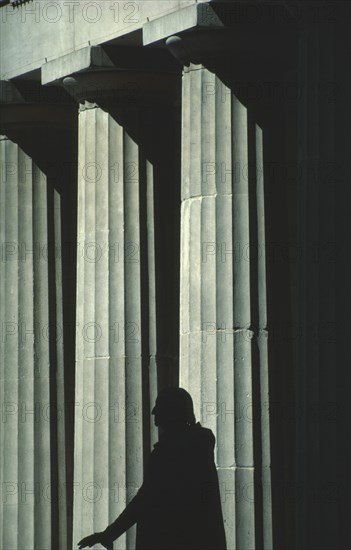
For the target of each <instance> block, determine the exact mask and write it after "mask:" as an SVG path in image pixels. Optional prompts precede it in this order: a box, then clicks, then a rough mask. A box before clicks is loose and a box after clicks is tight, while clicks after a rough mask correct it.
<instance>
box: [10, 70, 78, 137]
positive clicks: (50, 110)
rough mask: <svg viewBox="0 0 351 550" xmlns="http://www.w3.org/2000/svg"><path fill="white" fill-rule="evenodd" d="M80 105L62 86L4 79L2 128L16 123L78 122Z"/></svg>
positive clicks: (51, 124) (55, 124)
mask: <svg viewBox="0 0 351 550" xmlns="http://www.w3.org/2000/svg"><path fill="white" fill-rule="evenodd" d="M76 110H77V109H76V105H75V103H74V102H73V101H72V99H71V98H70V96H69V95H67V93H66V92H65V90H63V89H62V88H57V87H51V88H50V89H46V88H43V87H42V86H41V85H40V84H38V83H37V82H34V81H16V82H15V83H14V82H10V81H7V80H5V81H4V80H2V81H0V132H2V133H4V134H6V133H7V131H8V130H9V129H10V128H11V129H14V128H15V127H21V128H23V129H24V128H25V127H30V126H33V127H34V126H35V127H36V128H39V127H52V128H56V127H57V128H60V127H62V128H66V127H69V126H71V125H72V124H74V115H75V113H76Z"/></svg>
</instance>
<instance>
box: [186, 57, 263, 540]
mask: <svg viewBox="0 0 351 550" xmlns="http://www.w3.org/2000/svg"><path fill="white" fill-rule="evenodd" d="M182 129H183V136H182V139H183V141H182V151H183V153H182V210H181V293H180V334H181V341H180V342H181V343H180V357H181V363H180V377H181V385H182V386H184V387H185V388H187V389H188V390H189V391H190V393H191V394H192V395H193V397H194V404H195V408H196V416H197V418H198V419H199V420H200V421H201V422H202V423H203V424H204V425H205V426H207V427H209V428H211V429H212V430H213V432H214V433H215V435H216V438H217V465H218V474H219V479H220V486H221V493H222V507H223V512H224V516H225V524H226V532H227V544H228V548H238V549H239V548H250V549H254V548H255V547H256V540H257V538H256V537H257V534H256V530H257V525H256V524H257V523H259V524H261V523H262V518H259V517H257V510H258V511H259V514H260V515H261V514H263V516H264V518H265V519H264V521H265V527H264V535H263V538H264V548H271V547H272V538H271V519H270V518H271V510H270V473H269V472H270V470H269V468H270V460H269V454H270V452H269V422H268V409H267V402H268V372H267V369H268V365H267V350H266V348H267V344H266V335H267V327H266V311H265V309H266V308H265V263H264V251H263V248H261V249H260V252H262V256H261V259H260V260H259V263H258V265H257V268H256V267H255V269H256V270H257V271H258V275H257V277H256V284H257V280H258V286H259V288H255V289H254V294H255V295H256V294H258V295H259V312H260V314H259V315H258V313H257V314H255V318H256V317H257V316H258V317H259V326H257V327H256V326H255V327H254V326H253V325H252V318H251V310H252V307H253V306H252V304H251V292H252V288H251V285H252V284H253V283H252V282H251V280H250V277H251V269H252V266H251V260H250V251H249V252H248V253H247V251H248V250H249V248H250V244H251V243H252V242H253V243H257V242H258V246H259V247H264V198H263V179H262V132H261V130H260V128H259V127H258V126H256V125H250V124H249V121H248V112H247V108H246V107H245V105H244V104H243V103H241V101H239V99H238V98H237V97H236V96H235V95H234V94H233V93H232V91H231V90H230V89H229V88H227V87H226V86H225V85H224V84H223V82H222V81H221V80H220V78H219V77H217V76H216V75H215V74H214V73H212V72H210V71H209V70H207V69H206V68H205V67H203V66H201V65H190V66H189V68H188V69H185V71H184V75H183V123H182ZM249 143H253V151H250V156H252V155H253V158H254V159H255V160H254V166H255V169H254V175H253V176H252V175H251V168H250V171H249ZM259 171H260V172H261V174H260V172H259ZM248 174H250V175H248ZM251 179H253V180H254V190H253V191H252V190H250V188H249V185H250V186H251V187H252V183H250V181H251ZM251 195H253V198H252V197H251ZM251 202H254V208H253V206H252V204H251ZM253 210H254V216H255V217H256V221H255V224H254V226H255V234H251V232H252V230H251V226H252V225H253V224H252V221H251V220H250V215H252V214H251V213H252V211H253ZM256 264H257V262H256ZM252 280H254V278H252ZM253 339H254V342H255V343H254V345H255V347H256V346H257V342H259V359H258V361H259V367H258V369H259V374H258V376H259V382H258V384H259V399H258V401H257V402H255V399H256V398H255V395H254V393H253V377H254V376H256V375H254V374H253V365H254V359H253V357H252V341H253ZM261 407H262V409H261ZM264 407H265V411H266V412H263V410H264ZM254 408H256V410H257V408H258V409H259V413H258V419H256V416H255V414H254ZM261 412H262V414H261ZM253 422H257V423H258V428H255V426H254V425H253ZM254 429H256V431H258V433H259V434H260V438H261V442H260V448H261V451H260V454H259V458H258V460H259V466H260V468H262V467H263V471H264V475H263V476H262V479H261V477H258V476H257V472H256V473H255V464H254V444H255V442H254V431H253V430H254ZM259 471H261V470H260V469H259ZM262 484H263V493H264V495H263V498H262V497H259V498H258V500H259V502H260V501H261V498H262V508H263V510H261V508H260V504H259V503H257V502H256V495H257V494H258V493H260V492H261V491H260V489H261V488H262Z"/></svg>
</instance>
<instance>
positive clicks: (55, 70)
mask: <svg viewBox="0 0 351 550" xmlns="http://www.w3.org/2000/svg"><path fill="white" fill-rule="evenodd" d="M101 67H102V68H107V67H114V64H113V62H112V61H111V59H110V58H109V56H108V55H107V53H106V52H105V51H104V49H103V48H101V46H87V47H85V48H81V49H79V50H76V51H74V52H71V53H68V54H66V55H63V56H61V57H58V58H57V59H53V60H52V61H48V62H47V63H45V64H44V65H43V66H42V68H41V82H42V84H52V83H54V82H56V81H57V80H59V79H61V78H64V77H65V76H67V75H69V74H73V73H78V72H80V71H86V70H88V69H95V68H101Z"/></svg>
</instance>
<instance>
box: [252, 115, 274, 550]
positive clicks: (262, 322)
mask: <svg viewBox="0 0 351 550" xmlns="http://www.w3.org/2000/svg"><path fill="white" fill-rule="evenodd" d="M255 138H256V200H257V235H258V236H257V249H258V252H257V257H258V266H257V268H258V328H259V333H258V335H257V337H258V347H259V361H260V401H261V407H260V417H261V452H262V500H263V502H262V506H263V548H264V550H270V549H272V548H273V538H272V537H273V535H272V490H271V488H272V484H271V456H270V426H269V378H268V327H267V288H266V256H265V253H264V251H265V248H266V238H265V206H264V178H263V162H264V159H263V132H262V129H261V128H260V127H259V126H258V125H255Z"/></svg>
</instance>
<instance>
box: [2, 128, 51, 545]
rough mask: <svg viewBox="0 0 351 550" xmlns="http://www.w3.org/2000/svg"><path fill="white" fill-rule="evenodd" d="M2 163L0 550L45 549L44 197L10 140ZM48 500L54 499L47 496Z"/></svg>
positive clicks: (37, 175)
mask: <svg viewBox="0 0 351 550" xmlns="http://www.w3.org/2000/svg"><path fill="white" fill-rule="evenodd" d="M0 155H1V161H0V164H1V168H2V170H1V178H0V184H1V194H0V207H1V226H0V230H1V239H0V240H1V254H2V256H1V264H0V265H1V277H0V279H1V308H0V310H1V331H2V338H1V385H0V386H1V405H2V422H1V426H2V429H1V448H2V449H3V450H4V452H3V460H2V462H1V469H0V471H1V487H2V500H1V517H2V526H1V527H2V528H1V547H2V548H8V549H9V550H11V549H13V550H15V549H17V548H28V549H30V548H32V549H34V548H38V549H42V550H44V549H46V548H50V547H51V536H52V517H51V513H52V508H51V492H52V491H53V490H55V481H56V480H54V479H53V477H52V472H51V461H50V453H51V443H52V441H51V425H50V414H52V412H53V414H55V411H52V410H51V405H52V396H51V393H50V378H51V371H50V327H49V299H48V296H49V275H48V263H47V257H46V255H45V250H46V249H47V248H46V247H47V244H48V218H47V201H48V194H49V193H52V192H53V191H52V190H50V189H49V188H48V187H47V179H46V176H45V175H44V174H43V172H41V171H40V170H39V168H38V167H37V166H36V164H35V163H34V162H33V161H32V159H31V158H30V157H29V156H28V155H27V154H26V153H24V151H23V150H22V149H21V148H20V147H19V146H18V145H17V144H15V143H13V142H12V141H10V140H9V139H7V138H5V137H2V138H1V140H0ZM53 492H54V491H53Z"/></svg>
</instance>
